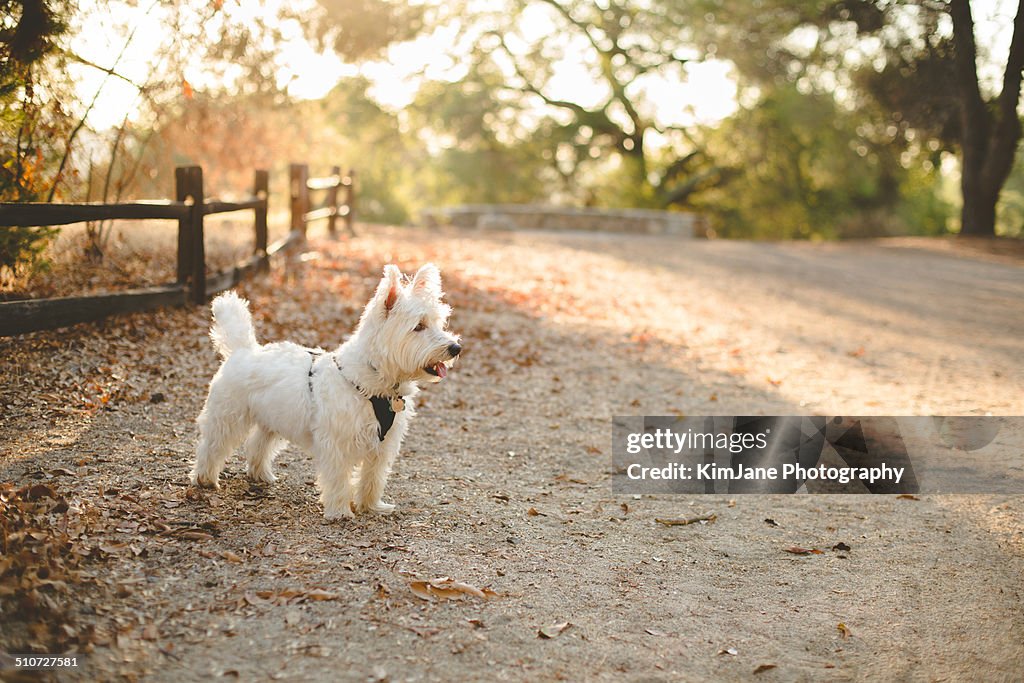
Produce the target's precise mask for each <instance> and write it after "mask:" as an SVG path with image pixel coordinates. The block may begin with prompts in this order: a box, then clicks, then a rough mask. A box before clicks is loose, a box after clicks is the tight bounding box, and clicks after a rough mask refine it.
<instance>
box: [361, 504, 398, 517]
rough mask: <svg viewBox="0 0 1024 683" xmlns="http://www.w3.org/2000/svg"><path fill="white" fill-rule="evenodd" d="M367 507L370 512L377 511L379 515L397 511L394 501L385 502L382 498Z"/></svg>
mask: <svg viewBox="0 0 1024 683" xmlns="http://www.w3.org/2000/svg"><path fill="white" fill-rule="evenodd" d="M366 509H367V510H369V511H370V512H376V513H377V514H378V515H390V514H391V513H392V512H394V511H395V506H394V505H393V504H392V503H385V502H384V501H382V500H381V501H377V502H376V503H373V504H372V505H368V506H366Z"/></svg>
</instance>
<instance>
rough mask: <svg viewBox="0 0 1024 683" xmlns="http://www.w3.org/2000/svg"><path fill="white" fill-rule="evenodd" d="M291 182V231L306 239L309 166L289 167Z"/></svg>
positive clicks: (294, 165)
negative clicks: (299, 233) (296, 231)
mask: <svg viewBox="0 0 1024 683" xmlns="http://www.w3.org/2000/svg"><path fill="white" fill-rule="evenodd" d="M288 176H289V182H290V185H291V197H292V201H291V210H292V223H291V229H292V230H298V231H299V232H301V233H302V238H303V239H305V238H306V212H307V211H309V186H308V185H307V184H306V183H307V181H308V180H309V166H307V165H306V164H291V165H289V167H288Z"/></svg>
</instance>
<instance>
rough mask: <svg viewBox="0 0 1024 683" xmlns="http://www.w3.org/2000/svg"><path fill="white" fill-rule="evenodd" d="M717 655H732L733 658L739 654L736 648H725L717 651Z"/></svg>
mask: <svg viewBox="0 0 1024 683" xmlns="http://www.w3.org/2000/svg"><path fill="white" fill-rule="evenodd" d="M718 654H720V655H732V656H733V657H735V656H736V655H738V654H739V651H738V650H737V649H736V648H734V647H727V648H724V649H721V650H719V651H718Z"/></svg>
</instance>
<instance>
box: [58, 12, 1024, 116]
mask: <svg viewBox="0 0 1024 683" xmlns="http://www.w3.org/2000/svg"><path fill="white" fill-rule="evenodd" d="M311 2H312V0H303V2H287V1H286V0H263V2H258V3H257V2H251V1H248V0H226V2H224V5H223V8H222V10H221V11H223V12H225V13H229V14H231V15H232V16H235V17H237V18H239V19H242V20H244V19H246V18H251V17H252V16H254V15H255V13H258V12H260V13H266V14H269V15H273V14H274V13H275V12H276V11H277V10H278V9H279V8H280V7H281V6H282V5H286V6H287V7H289V8H290V9H292V10H296V11H299V12H301V10H302V8H303V5H304V4H305V5H309V4H311ZM1014 5H1015V3H1013V2H1012V0H975V2H973V3H972V6H973V7H974V14H975V21H976V32H977V39H978V43H979V47H980V48H981V49H985V48H986V47H990V48H991V49H992V53H993V54H996V55H1005V52H1006V49H1007V47H1008V45H1009V39H1010V36H1009V30H1008V29H1009V27H1010V26H1011V25H1012V15H1013V10H1014ZM80 11H81V16H82V18H83V25H82V30H81V31H80V32H79V34H78V36H77V37H76V38H75V39H74V41H73V44H72V48H73V50H74V51H75V52H77V53H78V54H79V55H81V56H82V57H85V58H86V59H88V60H90V61H92V62H94V63H96V64H99V65H102V66H106V67H112V66H114V62H115V60H116V58H117V54H118V52H119V51H120V49H121V47H122V45H123V42H124V38H123V37H122V36H123V34H122V33H120V32H119V31H117V30H116V25H117V24H127V25H130V26H132V27H135V31H136V33H135V37H134V39H133V41H132V42H131V44H130V45H129V46H128V49H127V50H126V51H125V54H124V56H123V57H122V59H121V61H120V62H119V63H118V64H117V67H116V70H117V71H118V73H120V74H123V75H124V76H126V77H127V78H129V79H131V80H132V81H134V82H136V83H144V82H145V81H146V79H147V78H148V76H149V74H150V73H152V72H153V71H154V70H155V71H157V72H159V70H160V69H161V65H160V64H154V59H153V47H154V45H157V44H159V42H160V41H161V40H162V39H163V37H164V35H165V33H166V30H167V29H166V27H165V26H164V18H165V17H164V9H163V8H162V7H161V6H160V4H159V3H158V2H152V3H151V2H141V3H139V4H138V6H137V7H129V6H125V5H121V4H120V3H118V2H104V1H103V0H83V2H81V3H80ZM547 22H548V20H547V19H546V18H545V17H544V16H542V15H540V14H536V13H535V14H534V15H532V16H530V15H528V18H527V24H526V25H524V26H523V27H522V28H523V31H524V33H527V34H531V33H532V34H536V33H538V32H544V31H547V30H550V28H549V26H550V24H549V23H547ZM282 28H283V30H284V34H285V36H286V37H287V42H286V45H285V48H284V50H283V52H282V54H281V63H280V64H281V65H280V67H279V69H278V76H279V78H280V81H281V83H287V84H288V88H289V91H290V92H291V93H292V94H293V95H295V96H297V97H299V98H304V99H315V98H319V97H322V96H323V95H324V94H326V93H327V92H328V91H329V90H330V89H331V88H333V87H334V85H335V84H336V83H337V81H338V79H340V78H342V77H345V76H352V75H356V74H357V73H362V74H363V75H364V76H366V77H367V78H368V79H369V80H370V81H371V82H372V83H373V84H374V85H373V89H372V91H371V95H372V96H373V97H374V98H375V99H377V100H378V101H379V102H381V103H382V104H384V105H386V106H388V107H391V108H394V109H399V108H401V107H403V106H404V105H406V104H408V103H409V101H410V100H411V99H412V97H413V95H414V94H415V92H416V88H417V87H418V85H419V83H420V82H421V79H422V78H423V76H426V77H427V78H446V77H451V75H452V73H453V72H452V67H453V65H452V63H451V60H450V59H448V58H447V57H446V56H445V54H446V51H447V50H448V49H449V48H450V46H451V44H452V35H453V34H452V32H451V31H445V30H441V31H438V32H437V33H435V34H434V35H431V36H424V37H422V38H419V39H417V40H416V41H413V42H412V43H408V44H404V45H396V46H393V47H392V48H390V49H389V50H388V54H387V59H386V60H384V61H380V62H374V63H369V64H364V65H363V66H361V67H359V68H356V67H354V66H351V65H346V64H343V63H342V62H341V61H340V60H339V59H338V58H337V57H335V56H333V55H326V54H319V53H317V52H316V51H315V49H314V48H313V47H312V46H310V45H309V44H308V43H307V42H306V41H305V40H304V39H303V38H302V35H301V30H300V28H299V27H298V25H297V24H294V23H293V24H290V25H285V26H283V27H282ZM72 68H73V73H74V75H75V77H76V78H77V79H78V80H79V82H80V83H81V91H80V92H81V93H82V97H83V98H84V99H86V100H87V101H88V100H89V99H91V98H92V95H93V94H94V93H95V91H96V89H97V88H98V87H100V84H101V82H102V81H103V74H102V73H101V72H99V71H97V70H95V69H91V68H89V67H85V66H82V65H74V66H73V67H72ZM999 71H1000V68H999V65H990V66H988V67H983V70H982V75H983V77H989V78H998V75H999ZM187 73H188V80H189V82H190V83H191V84H192V85H193V86H194V87H197V88H201V87H202V85H203V82H204V79H208V78H209V77H208V76H207V75H206V74H205V73H204V72H203V70H202V65H201V64H193V65H192V66H190V67H189V69H188V72H187ZM549 86H550V89H551V90H550V92H552V93H557V94H558V95H559V96H560V97H562V98H565V99H573V100H576V101H579V102H581V103H590V102H593V101H595V100H596V99H597V98H599V97H600V96H601V90H600V88H599V86H597V85H596V84H595V83H593V81H592V80H591V79H590V77H589V76H588V75H587V73H586V70H585V68H584V67H583V65H582V64H581V60H580V58H579V52H576V53H575V54H574V53H573V51H572V50H571V49H570V50H567V54H566V58H565V59H564V60H563V61H562V62H560V63H558V64H557V65H556V67H555V76H554V78H553V79H552V81H551V83H550V84H549ZM642 87H644V88H645V90H646V92H647V94H648V95H649V97H650V101H651V103H652V105H653V107H654V112H653V113H654V115H655V116H656V118H657V120H658V121H659V122H660V123H662V124H665V125H669V124H684V125H686V124H692V123H693V122H699V123H705V124H713V123H715V122H717V121H720V120H722V119H723V118H725V117H727V116H729V115H730V114H732V113H733V112H734V111H735V109H736V106H737V105H736V97H737V89H736V84H735V82H734V80H733V78H732V74H731V67H730V64H729V63H727V62H723V61H721V60H714V59H712V60H708V61H704V62H690V63H688V64H687V66H686V77H685V79H680V78H679V77H678V76H677V75H671V76H667V77H665V78H656V79H648V81H647V82H646V83H644V84H642ZM103 88H104V90H103V97H101V98H99V100H98V102H97V105H96V107H95V108H94V110H93V111H92V113H91V115H90V119H89V120H90V123H91V124H92V125H93V126H94V127H96V128H104V127H109V126H114V125H117V124H119V123H120V122H121V119H122V118H123V117H124V116H125V114H126V113H127V114H128V115H129V116H131V113H132V111H133V110H134V109H135V108H137V106H138V100H137V96H136V94H137V91H136V90H135V88H133V87H132V86H131V85H129V84H128V83H124V82H122V81H119V80H118V79H115V78H108V79H107V80H106V84H105V85H104V86H103Z"/></svg>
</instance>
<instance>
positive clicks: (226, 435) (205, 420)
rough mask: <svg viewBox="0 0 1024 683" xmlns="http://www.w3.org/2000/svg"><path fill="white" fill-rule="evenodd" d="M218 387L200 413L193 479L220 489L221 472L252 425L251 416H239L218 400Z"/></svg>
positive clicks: (197, 482) (199, 483) (196, 482)
mask: <svg viewBox="0 0 1024 683" xmlns="http://www.w3.org/2000/svg"><path fill="white" fill-rule="evenodd" d="M216 399H217V395H216V393H215V391H214V390H211V391H210V397H209V398H208V399H207V400H206V406H205V407H204V408H203V412H201V413H200V414H199V418H198V420H197V422H198V423H199V447H198V448H197V449H196V462H195V465H194V466H193V467H192V474H191V477H190V478H191V480H192V483H193V484H198V485H199V486H212V487H213V488H216V489H219V488H220V481H219V479H220V473H221V471H222V470H223V469H224V463H225V461H227V459H228V456H229V455H231V452H232V451H233V450H235V449H236V448H238V445H239V444H240V443H241V442H242V439H244V438H245V435H246V434H248V433H249V430H250V429H251V428H252V421H251V420H250V419H249V416H248V415H244V414H243V415H239V414H238V413H237V412H232V411H231V410H230V409H229V404H228V403H227V402H221V401H218V400H216Z"/></svg>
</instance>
